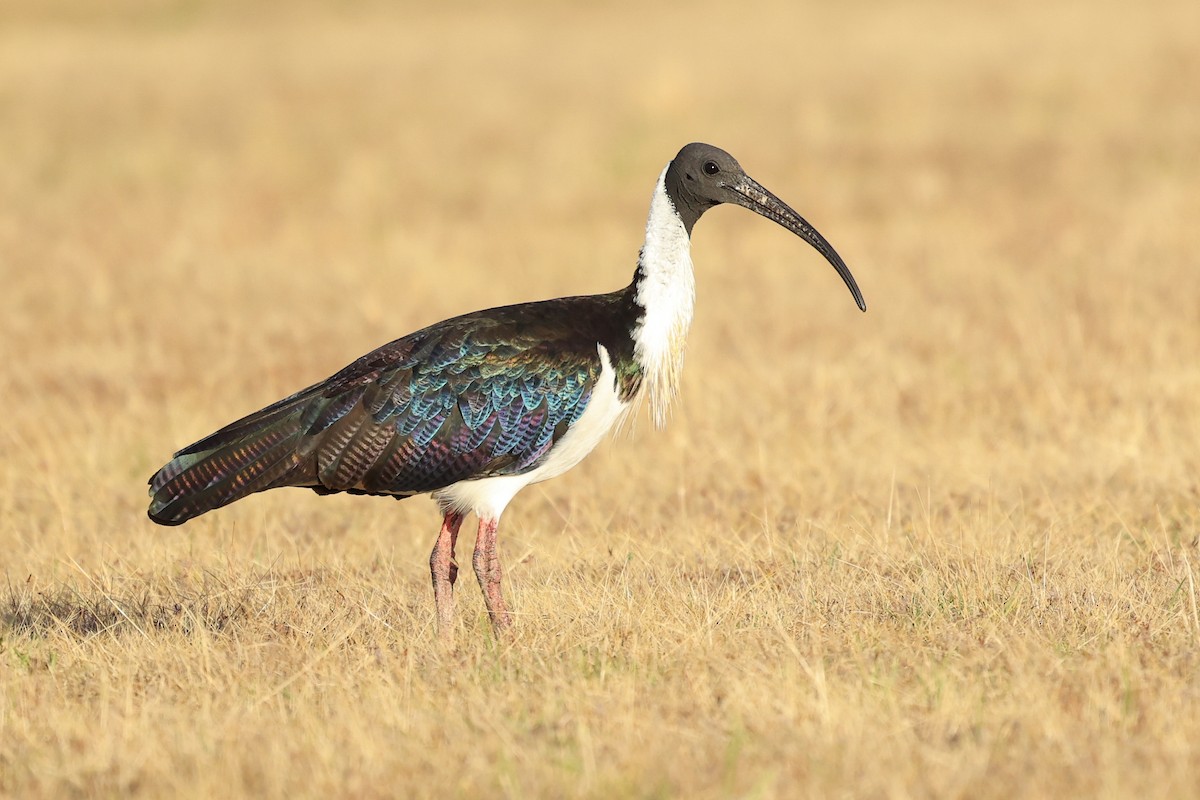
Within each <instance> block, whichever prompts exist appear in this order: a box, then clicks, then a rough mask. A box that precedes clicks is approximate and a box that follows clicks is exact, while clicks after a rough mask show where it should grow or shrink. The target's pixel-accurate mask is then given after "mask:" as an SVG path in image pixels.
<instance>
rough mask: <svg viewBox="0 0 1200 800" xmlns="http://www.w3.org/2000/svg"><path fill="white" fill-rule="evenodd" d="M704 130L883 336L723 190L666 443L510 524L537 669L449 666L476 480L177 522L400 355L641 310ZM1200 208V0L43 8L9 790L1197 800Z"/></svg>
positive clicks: (25, 330) (522, 507)
mask: <svg viewBox="0 0 1200 800" xmlns="http://www.w3.org/2000/svg"><path fill="white" fill-rule="evenodd" d="M695 140H700V141H708V142H711V143H713V144H716V145H719V146H721V147H724V148H726V149H727V150H729V151H730V152H732V153H733V154H734V155H735V156H736V157H737V158H738V159H739V160H740V161H741V163H742V164H743V166H744V167H745V168H746V169H747V171H748V172H749V173H750V174H751V175H753V176H754V177H755V178H756V179H758V180H759V181H760V182H762V183H763V184H764V185H765V186H767V187H768V188H769V189H771V190H772V191H774V192H775V193H776V194H778V195H779V196H780V197H782V198H783V199H784V200H785V201H787V202H788V203H789V204H791V205H792V206H793V207H795V208H796V209H797V211H799V212H800V213H801V214H802V215H804V216H805V217H806V218H808V219H809V221H810V222H812V223H813V224H814V225H815V226H816V227H817V228H818V229H819V230H820V231H821V232H822V233H823V234H824V235H825V236H826V237H827V238H828V239H829V240H830V241H831V242H832V243H833V244H834V246H835V247H836V248H837V249H838V250H839V251H840V253H841V254H842V255H843V256H844V258H845V260H846V261H847V262H848V264H849V265H850V267H851V269H852V270H853V272H854V274H855V275H856V277H857V279H858V283H859V284H860V286H861V287H862V289H863V292H864V294H865V296H866V299H867V303H868V306H869V310H868V313H867V314H865V315H864V314H860V313H859V312H858V311H857V310H856V309H855V307H854V304H853V302H852V300H851V298H850V296H849V295H848V293H847V292H846V290H845V288H844V286H842V284H841V281H840V280H839V279H838V278H837V276H836V274H835V273H834V271H833V270H832V269H830V268H829V266H828V265H827V264H826V263H825V262H824V260H823V259H821V258H820V256H819V255H818V254H816V253H815V252H813V251H812V250H811V249H809V248H808V247H806V246H805V245H804V244H803V243H802V242H800V241H798V240H796V239H795V238H794V237H792V236H790V235H789V234H787V233H786V232H785V231H783V230H782V229H780V228H778V227H776V226H773V225H771V224H769V223H767V222H765V221H764V220H762V219H760V218H758V217H756V216H754V215H752V214H749V213H746V212H745V211H743V210H739V209H735V208H722V209H718V210H716V211H714V212H712V213H711V214H708V215H706V216H705V218H704V219H703V221H702V222H700V224H699V225H698V226H697V228H696V231H695V236H694V239H693V245H694V246H693V258H694V261H695V265H696V272H697V286H698V294H699V296H698V303H697V315H696V319H695V322H694V325H693V329H692V336H691V339H690V344H689V351H688V361H687V367H686V369H685V375H684V385H683V388H682V392H681V399H680V402H679V403H678V405H677V406H676V409H675V411H674V415H673V418H672V420H671V422H670V424H669V425H668V427H667V429H666V430H665V431H661V432H660V431H654V430H652V429H651V426H650V425H649V424H648V421H647V420H645V419H641V420H639V421H637V422H636V424H634V425H632V426H630V427H632V428H634V429H635V435H634V436H632V437H628V436H621V437H618V439H617V440H616V441H614V442H610V443H608V444H605V445H603V446H602V447H601V448H600V449H599V450H598V451H597V452H596V453H595V454H594V455H593V456H592V457H591V458H590V459H588V460H587V461H586V462H585V463H584V464H582V465H581V466H580V467H578V468H577V469H576V470H574V471H573V472H571V473H570V474H568V475H566V476H564V477H562V478H559V479H557V480H555V481H552V482H550V483H547V484H543V485H540V486H538V487H535V488H531V489H529V490H528V491H526V492H525V493H523V494H522V496H521V497H519V498H518V499H517V500H516V501H515V502H514V503H513V505H512V506H511V507H510V510H509V511H508V513H507V514H506V517H505V523H504V526H503V527H502V529H501V550H502V552H503V554H504V558H505V560H506V569H507V570H508V573H507V574H508V577H507V578H506V580H507V583H506V591H509V592H510V597H511V598H513V600H512V602H513V605H514V607H515V608H516V609H517V613H518V618H519V619H520V623H519V625H518V629H519V631H520V632H519V634H518V636H519V637H520V638H518V646H516V647H514V648H512V649H511V650H504V649H501V650H499V651H497V652H496V653H493V652H492V651H491V650H489V649H488V648H489V644H488V642H490V640H489V639H488V638H487V636H486V635H485V633H484V627H485V625H484V622H483V621H482V618H481V616H480V614H481V612H480V604H479V601H478V598H477V597H476V596H475V593H474V590H473V587H468V590H467V592H466V596H467V597H468V598H469V599H467V600H464V601H462V602H461V603H460V609H461V613H462V616H463V619H464V620H465V622H464V626H465V630H464V634H469V635H464V641H466V642H469V643H471V644H470V645H469V646H467V649H466V650H465V651H464V652H465V655H463V656H462V659H464V661H465V662H466V663H465V664H460V665H459V666H460V667H462V668H461V669H459V670H453V669H449V670H448V669H445V668H444V667H445V665H444V662H442V661H439V660H438V659H437V658H436V657H435V655H431V652H432V650H431V649H430V647H429V641H431V640H430V636H431V633H430V630H431V629H430V627H429V623H430V620H431V619H432V607H431V603H430V600H429V596H428V573H427V572H426V568H425V564H426V560H425V559H426V558H427V554H428V551H429V547H430V545H431V541H432V538H433V535H434V533H435V530H436V524H437V519H436V517H437V515H436V513H435V510H434V508H433V507H432V505H431V504H430V503H429V502H428V501H425V500H411V501H407V502H405V503H400V504H397V503H391V502H384V501H379V500H374V501H373V500H368V499H362V498H348V497H328V498H318V497H316V496H315V495H312V494H311V493H308V492H298V491H282V492H270V493H267V494H265V495H261V496H258V497H254V498H251V499H249V500H245V501H243V502H240V503H238V504H236V505H234V506H232V507H230V508H228V509H225V510H223V511H221V512H220V513H218V514H212V515H208V516H206V517H204V518H202V519H199V520H196V521H195V522H192V523H190V524H189V525H187V526H185V527H183V528H179V529H171V530H167V529H162V528H158V527H156V526H154V525H152V524H151V523H150V522H149V521H148V520H147V519H146V518H145V508H146V503H147V497H146V493H145V480H146V478H147V477H148V476H149V475H150V474H151V473H152V472H153V471H154V470H155V469H157V468H158V467H159V466H160V465H161V464H163V463H164V462H165V461H166V460H167V459H168V458H169V456H170V454H171V453H172V452H173V451H175V450H176V449H179V448H181V447H183V446H184V445H186V444H188V443H189V442H192V441H194V440H196V439H198V438H199V437H201V436H203V435H205V434H207V433H209V432H211V431H212V430H215V429H216V428H218V427H219V426H221V425H223V424H225V423H227V422H229V421H230V420H232V419H235V418H237V417H239V416H242V415H243V414H245V413H248V412H250V411H253V410H255V409H257V408H260V407H262V406H264V405H266V404H268V403H270V402H272V401H274V400H275V399H277V398H279V397H282V396H284V395H285V394H288V393H291V392H293V391H295V390H297V389H299V388H301V387H303V386H306V385H308V384H310V383H313V382H316V381H318V380H321V379H323V378H324V377H326V376H327V375H329V374H332V373H333V372H334V371H336V370H337V369H339V368H341V367H342V366H343V365H344V364H346V363H348V362H349V361H351V360H353V359H354V358H356V357H357V356H359V355H360V354H362V353H365V352H367V351H368V350H370V349H372V348H374V347H376V346H378V345H380V344H382V343H384V342H386V341H388V340H390V339H393V338H395V337H398V336H401V335H403V334H406V333H408V332H410V331H413V330H415V329H417V328H420V327H422V326H424V325H426V324H429V323H431V322H434V321H437V320H440V319H443V318H445V317H448V316H451V315H454V314H458V313H463V312H468V311H472V310H475V309H479V308H485V307H489V306H494V305H501V304H506V303H513V302H520V301H525V300H535V299H542V298H546V297H553V296H559V295H567V294H582V293H592V292H603V291H611V290H613V289H616V288H619V287H621V286H624V285H625V284H626V283H628V281H629V280H630V279H631V276H632V273H633V269H634V265H635V263H636V258H637V252H638V248H639V246H640V244H641V241H642V235H643V226H644V220H645V214H646V210H647V205H648V201H649V198H650V193H651V190H652V188H653V186H654V182H655V180H656V178H657V176H658V174H659V172H660V170H661V169H662V168H663V166H664V165H665V164H666V163H667V161H668V160H669V159H670V158H671V157H672V156H673V155H674V154H675V153H676V152H677V151H678V149H679V148H680V147H681V146H682V145H683V144H685V143H687V142H690V141H695ZM1197 220H1200V5H1198V4H1197V3H1196V2H1195V0H1151V2H1146V3H1136V4H1135V3H1128V2H1116V1H1115V0H1087V1H1086V2H1084V1H1082V0H1079V1H1077V0H1052V1H1051V2H1047V1H1046V0H1016V2H1009V3H1003V4H998V3H981V2H976V3H950V2H943V1H942V0H916V2H908V3H878V2H865V1H862V0H850V1H849V2H840V3H807V2H806V3H796V2H783V1H782V0H780V1H778V2H777V1H775V0H766V1H765V2H746V3H729V2H715V1H714V0H692V1H691V2H687V3H680V2H663V3H645V2H627V1H626V0H604V1H603V2H596V3H587V4H560V3H552V2H536V1H535V2H511V3H503V4H494V3H481V2H464V3H441V4H436V3H385V2H344V3H317V2H303V1H302V2H193V1H192V0H175V1H172V0H162V1H161V2H148V1H147V2H135V1H134V0H112V2H106V3H103V4H99V3H91V2H68V0H40V1H39V2H20V1H19V0H0V363H2V365H3V366H2V368H0V402H2V405H0V407H2V408H3V422H0V553H3V554H4V555H3V559H2V561H3V565H4V571H5V575H6V576H7V579H8V582H9V588H8V595H7V598H6V600H5V601H4V602H3V603H2V604H0V605H4V606H5V607H6V608H7V611H6V612H5V616H4V617H3V619H4V624H5V628H3V629H0V656H2V657H0V696H3V697H4V698H7V699H6V700H5V701H4V703H5V705H4V707H3V709H0V733H3V735H0V793H3V792H8V791H11V792H12V793H14V794H19V795H23V794H36V793H39V792H40V793H42V794H44V795H46V796H62V794H63V793H64V792H66V791H75V792H80V791H88V789H87V787H91V789H96V787H97V786H99V787H101V790H103V791H105V792H111V793H113V794H119V795H128V794H132V793H135V792H136V791H138V790H139V788H140V790H142V791H145V792H147V793H149V794H158V795H171V794H175V793H178V792H184V793H189V792H190V793H194V794H205V793H224V792H225V791H226V790H229V789H230V788H231V787H233V788H237V789H238V790H239V791H240V792H242V793H245V794H253V795H256V796H269V795H271V794H275V795H278V796H294V795H296V794H303V793H305V792H325V793H337V792H358V793H361V794H364V795H367V796H369V795H370V794H371V793H372V792H375V793H379V791H380V789H379V787H381V786H384V787H392V789H393V790H395V791H398V792H400V793H405V792H406V791H407V792H408V793H409V794H410V795H411V796H422V792H424V793H425V794H429V793H434V792H440V791H441V789H439V787H442V788H445V787H452V788H453V789H454V790H455V791H457V792H460V793H462V794H465V795H468V796H469V795H472V794H476V795H477V794H482V793H488V794H507V795H509V796H534V795H537V794H543V795H547V796H564V795H570V794H575V793H582V794H586V793H589V792H590V793H592V794H594V795H595V796H633V795H639V796H642V795H654V794H656V793H657V794H661V795H663V796H667V795H672V794H676V795H679V796H700V797H703V796H730V795H735V794H739V793H741V794H745V795H746V796H750V795H753V794H754V793H755V792H758V793H759V795H761V796H774V795H788V794H791V793H793V792H796V793H801V792H805V791H807V792H809V793H810V794H812V795H813V796H828V795H832V794H840V793H845V791H846V789H847V787H853V790H852V791H851V793H852V794H857V795H860V796H881V797H882V796H888V797H903V796H913V795H916V796H923V797H928V796H962V795H964V794H965V795H968V796H976V797H986V796H1036V795H1037V794H1038V793H1039V792H1041V793H1045V794H1047V795H1049V796H1054V795H1057V796H1072V795H1079V794H1089V793H1095V794H1100V795H1103V794H1110V795H1113V796H1131V795H1137V796H1144V797H1152V796H1156V795H1164V796H1170V795H1174V796H1187V795H1188V794H1189V793H1190V789H1191V788H1192V787H1194V786H1195V783H1196V776H1197V775H1198V774H1200V760H1198V758H1197V755H1196V753H1197V749H1196V741H1197V733H1198V732H1197V729H1196V722H1195V721H1196V720H1198V719H1200V714H1197V713H1195V712H1196V710H1197V708H1198V707H1200V696H1197V694H1196V691H1195V687H1196V685H1197V683H1196V680H1195V677H1196V668H1195V658H1194V656H1195V643H1196V641H1197V636H1200V617H1198V616H1196V593H1195V588H1194V586H1195V578H1194V575H1193V572H1192V567H1191V564H1192V562H1194V561H1198V560H1200V553H1198V552H1197V532H1198V529H1200V480H1198V479H1197V477H1196V476H1197V473H1198V471H1200V401H1198V399H1197V398H1198V397H1200V357H1198V356H1200V256H1198V253H1200V225H1197ZM627 567H628V570H627V569H626V568H627ZM197 587H199V588H197ZM214 587H215V588H214ZM1188 587H1191V588H1190V589H1189V588H1188ZM127 600H128V601H129V602H127ZM139 603H140V605H139ZM230 609H231V610H230ZM189 615H192V616H189ZM106 620H107V621H106ZM181 620H183V621H181ZM188 620H193V621H194V623H193V621H188ZM160 627H161V630H159V629H160ZM98 630H99V631H102V632H104V633H109V632H111V635H93V634H94V633H96V632H97V631H98ZM30 631H32V633H30ZM147 632H148V633H147ZM14 642H15V644H14ZM471 648H474V649H471ZM30 654H32V655H30ZM314 654H315V655H314ZM546 654H548V655H546ZM493 656H494V660H493ZM31 664H32V665H33V666H31ZM38 665H41V666H38ZM646 687H653V690H652V691H651V690H648V689H647V688H646ZM448 708H453V709H454V712H453V713H451V714H447V713H446V709H448ZM1189 709H1190V710H1189ZM664 726H665V727H664ZM664 730H666V731H669V732H670V733H669V735H667V736H664V735H663V731H664ZM97 731H99V732H100V735H99V736H98V735H97ZM481 731H482V732H492V733H493V734H498V735H494V736H493V735H490V734H489V736H483V737H481ZM431 741H433V742H439V743H440V744H439V746H438V747H437V748H430V747H428V746H427V744H426V743H428V742H431ZM414 765H415V766H414ZM459 765H461V768H460V767H459ZM364 776H365V777H364ZM430 776H440V778H439V780H433V779H431V778H430ZM355 781H358V782H357V783H356V782H355ZM80 787H84V788H80ZM356 787H357V788H356ZM397 787H401V788H397ZM714 787H715V788H714ZM706 792H707V793H708V794H707V795H706V794H705V793H706ZM451 793H452V794H453V793H454V792H453V791H452V792H451ZM439 796H443V795H440V794H439ZM756 796H758V795H756Z"/></svg>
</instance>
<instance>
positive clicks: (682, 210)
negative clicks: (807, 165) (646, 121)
mask: <svg viewBox="0 0 1200 800" xmlns="http://www.w3.org/2000/svg"><path fill="white" fill-rule="evenodd" d="M664 184H665V188H666V190H667V196H668V197H670V198H671V202H672V203H674V204H675V210H676V212H678V214H679V218H680V219H681V220H682V221H683V225H684V227H685V228H686V229H687V232H688V234H691V232H692V226H693V225H695V224H696V220H698V219H700V215H701V214H703V213H704V212H705V211H707V210H708V209H710V208H712V207H713V206H718V205H720V204H721V203H734V204H736V205H739V206H742V207H743V208H748V209H750V210H751V211H753V212H755V213H757V214H761V215H762V216H764V217H766V218H767V219H769V220H772V221H774V222H777V223H779V224H780V225H782V226H783V227H785V228H787V229H788V230H789V231H791V232H792V233H794V234H796V235H797V236H799V237H800V238H801V239H803V240H804V241H806V242H808V243H809V244H810V245H812V246H813V247H814V248H816V250H817V252H819V253H820V254H821V255H823V256H825V259H826V260H827V261H828V262H829V263H830V264H832V265H833V268H834V269H836V270H837V272H838V274H839V275H841V276H842V280H843V281H845V282H846V286H847V287H848V288H849V289H850V294H852V295H854V302H855V303H857V304H858V307H859V308H860V309H862V310H863V311H866V310H867V304H866V301H864V300H863V296H862V292H860V291H859V290H858V284H857V283H855V281H854V276H853V275H851V274H850V268H849V267H847V266H846V262H844V261H842V257H841V256H839V255H838V254H837V251H836V250H834V249H833V246H832V245H830V244H829V242H827V241H825V237H824V236H822V235H821V234H820V233H818V232H817V230H816V228H814V227H813V226H812V225H809V224H808V222H806V221H805V219H804V218H803V217H801V216H800V215H799V214H797V213H796V212H795V211H793V210H792V209H791V208H790V207H789V206H788V205H787V203H784V202H783V201H782V200H780V199H779V198H778V197H776V196H775V195H773V194H771V193H770V192H768V191H767V190H766V189H764V188H763V187H762V185H761V184H759V182H758V181H756V180H754V179H753V178H751V177H750V176H749V175H747V174H746V171H745V170H743V169H742V165H741V164H739V163H738V162H737V159H735V158H734V157H733V156H731V155H729V153H726V152H725V151H724V150H722V149H721V148H719V147H713V146H712V145H711V144H703V143H701V142H693V143H692V144H689V145H687V146H685V147H684V148H683V149H682V150H680V151H679V154H678V155H677V156H675V158H674V160H672V161H671V163H670V165H669V166H668V167H667V174H666V176H665V178H664Z"/></svg>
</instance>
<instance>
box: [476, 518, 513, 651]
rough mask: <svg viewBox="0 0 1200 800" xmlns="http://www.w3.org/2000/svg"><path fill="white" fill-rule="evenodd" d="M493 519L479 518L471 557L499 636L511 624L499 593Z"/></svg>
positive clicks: (498, 558)
mask: <svg viewBox="0 0 1200 800" xmlns="http://www.w3.org/2000/svg"><path fill="white" fill-rule="evenodd" d="M499 524H500V523H499V522H498V521H497V520H494V519H481V520H479V536H478V537H477V538H476V539H475V555H474V557H473V558H472V559H471V561H472V563H473V564H474V566H475V577H477V578H479V588H481V589H483V602H484V603H485V604H486V605H487V610H488V617H489V618H490V619H491V621H492V629H493V630H494V631H495V632H496V635H497V636H499V635H500V634H501V633H503V632H504V630H505V629H507V628H508V627H509V626H510V625H511V624H512V617H510V616H509V613H508V606H506V605H505V604H504V595H503V594H501V593H500V574H501V572H500V554H499V553H497V552H496V528H497V527H498V526H499Z"/></svg>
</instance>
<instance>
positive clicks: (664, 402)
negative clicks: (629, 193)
mask: <svg viewBox="0 0 1200 800" xmlns="http://www.w3.org/2000/svg"><path fill="white" fill-rule="evenodd" d="M666 174H667V171H666V169H664V170H663V172H662V175H659V176H658V185H657V186H655V187H654V197H653V198H651V200H650V217H649V218H648V219H647V220H646V243H645V245H643V246H642V256H641V260H640V262H639V264H640V269H639V272H638V282H637V303H638V305H640V306H641V307H642V308H643V309H645V314H644V315H643V317H642V320H641V324H640V325H639V326H638V328H637V329H636V330H635V331H634V355H635V356H636V357H637V360H638V362H639V363H640V364H641V365H642V370H643V372H644V381H645V385H647V386H648V387H649V394H650V415H651V418H652V419H653V420H654V424H655V425H656V426H657V427H660V428H661V427H662V426H663V425H664V424H665V423H666V421H667V409H668V407H669V406H670V404H671V401H672V400H673V399H674V398H675V394H676V392H677V391H678V390H679V380H680V377H681V374H682V371H683V347H684V343H685V341H686V339H687V332H688V326H689V325H691V322H692V309H693V307H694V306H695V304H696V279H695V276H694V275H693V274H692V255H691V250H692V245H691V238H690V237H689V236H688V232H687V229H686V228H684V226H683V221H682V220H680V219H679V214H678V213H676V211H675V206H674V205H672V203H671V199H670V197H668V196H667V190H666V186H665V184H664V182H663V181H664V178H665V177H666Z"/></svg>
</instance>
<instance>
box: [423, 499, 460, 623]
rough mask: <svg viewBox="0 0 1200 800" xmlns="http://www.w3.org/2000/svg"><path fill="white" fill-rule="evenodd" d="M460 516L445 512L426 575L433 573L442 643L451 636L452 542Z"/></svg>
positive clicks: (454, 574)
mask: <svg viewBox="0 0 1200 800" xmlns="http://www.w3.org/2000/svg"><path fill="white" fill-rule="evenodd" d="M462 521H463V515H462V514H460V513H458V512H457V511H447V512H446V517H445V519H443V520H442V530H441V532H439V533H438V538H437V543H436V544H434V546H433V552H432V553H430V554H429V574H430V575H432V576H433V601H434V603H435V604H436V605H437V617H438V636H439V637H440V638H441V640H442V641H443V642H449V641H450V640H451V639H452V638H453V637H454V628H453V625H454V581H455V580H457V579H458V564H457V563H455V561H454V545H455V542H457V541H458V528H459V526H460V525H462Z"/></svg>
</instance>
